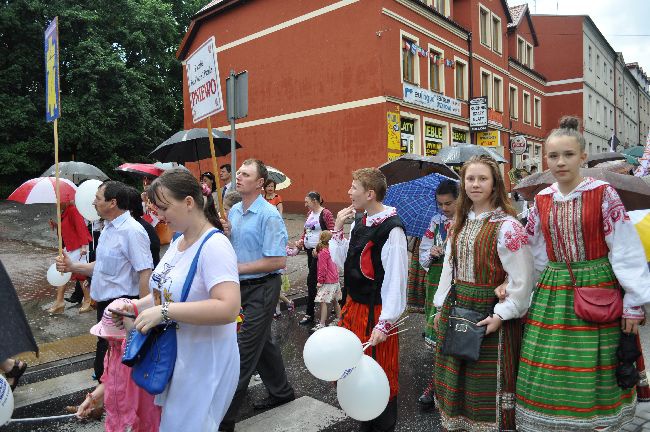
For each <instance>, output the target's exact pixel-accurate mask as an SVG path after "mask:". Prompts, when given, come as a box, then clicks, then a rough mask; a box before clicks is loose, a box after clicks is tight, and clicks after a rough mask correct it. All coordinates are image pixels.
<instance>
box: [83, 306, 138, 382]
mask: <svg viewBox="0 0 650 432" xmlns="http://www.w3.org/2000/svg"><path fill="white" fill-rule="evenodd" d="M122 298H129V299H137V298H138V296H126V295H125V296H122ZM113 300H116V299H109V300H104V301H98V302H97V322H100V321H101V320H102V315H104V310H106V308H107V307H108V305H109V304H111V302H112V301H113ZM106 351H108V342H106V339H104V338H100V337H98V338H97V348H96V350H95V362H94V365H93V367H94V368H95V378H96V379H97V381H99V379H100V378H101V377H102V375H103V374H104V357H105V356H106Z"/></svg>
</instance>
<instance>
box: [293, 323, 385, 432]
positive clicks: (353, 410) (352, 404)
mask: <svg viewBox="0 0 650 432" xmlns="http://www.w3.org/2000/svg"><path fill="white" fill-rule="evenodd" d="M303 357H304V360H305V366H307V370H309V372H311V374H312V375H314V376H315V377H316V378H318V379H322V380H324V381H337V388H336V394H337V396H338V400H339V404H340V405H341V408H342V409H343V411H345V413H346V414H347V415H349V416H350V417H352V418H353V419H355V420H360V421H368V420H372V419H374V418H376V417H378V416H379V415H380V414H381V413H382V412H383V411H384V409H385V408H386V405H387V404H388V398H389V396H390V386H389V384H388V377H386V372H384V370H383V369H382V368H381V366H379V364H378V363H377V362H376V361H375V360H374V359H373V358H372V357H369V356H367V355H364V354H363V347H362V345H361V341H360V340H359V338H358V337H357V335H355V334H354V333H352V332H351V331H350V330H348V329H345V328H343V327H325V328H323V329H320V330H318V331H316V332H315V333H314V334H313V335H311V336H310V337H309V339H307V342H306V343H305V348H304V349H303Z"/></svg>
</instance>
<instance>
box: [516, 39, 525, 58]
mask: <svg viewBox="0 0 650 432" xmlns="http://www.w3.org/2000/svg"><path fill="white" fill-rule="evenodd" d="M517 59H518V60H519V63H521V64H525V62H526V41H525V40H523V39H522V38H520V37H517Z"/></svg>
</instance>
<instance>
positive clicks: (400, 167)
mask: <svg viewBox="0 0 650 432" xmlns="http://www.w3.org/2000/svg"><path fill="white" fill-rule="evenodd" d="M379 171H381V172H383V173H384V175H385V176H386V181H387V183H388V186H390V185H394V184H397V183H404V182H408V181H411V180H415V179H418V178H420V177H424V176H426V175H429V174H434V173H436V174H440V175H443V176H445V177H450V178H453V179H455V180H456V179H458V174H456V173H455V172H454V170H453V169H451V168H450V167H448V166H447V165H445V164H444V163H443V162H442V161H441V160H440V159H439V158H438V157H437V156H420V155H414V154H405V155H403V156H400V157H398V158H397V159H395V160H393V161H390V162H386V163H385V164H383V165H382V166H380V167H379Z"/></svg>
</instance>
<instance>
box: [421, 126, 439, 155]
mask: <svg viewBox="0 0 650 432" xmlns="http://www.w3.org/2000/svg"><path fill="white" fill-rule="evenodd" d="M441 148H442V126H437V125H433V124H428V123H427V124H426V126H425V127H424V152H425V154H426V156H435V155H437V154H438V152H439V151H440V149H441Z"/></svg>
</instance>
